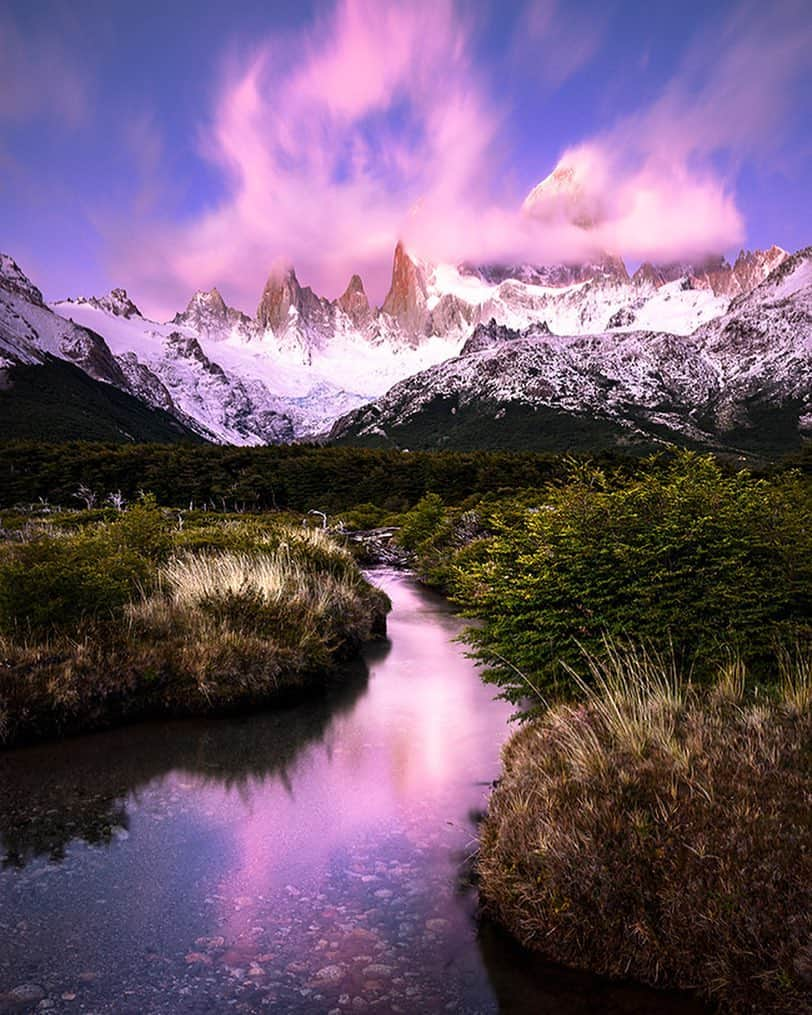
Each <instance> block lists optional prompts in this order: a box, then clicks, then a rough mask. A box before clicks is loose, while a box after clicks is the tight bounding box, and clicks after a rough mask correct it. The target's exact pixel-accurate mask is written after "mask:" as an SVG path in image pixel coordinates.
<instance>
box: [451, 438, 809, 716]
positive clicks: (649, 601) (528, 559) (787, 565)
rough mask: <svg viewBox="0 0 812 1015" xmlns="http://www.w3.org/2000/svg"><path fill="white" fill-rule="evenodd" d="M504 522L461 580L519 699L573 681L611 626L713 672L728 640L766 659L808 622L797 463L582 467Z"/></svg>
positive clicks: (480, 644)
mask: <svg viewBox="0 0 812 1015" xmlns="http://www.w3.org/2000/svg"><path fill="white" fill-rule="evenodd" d="M540 501H541V498H540ZM493 525H494V529H495V532H496V535H495V536H494V537H493V538H492V539H491V540H490V541H489V542H488V544H487V552H486V553H485V554H484V559H482V558H483V554H482V553H479V554H477V555H475V556H474V558H473V559H470V560H468V561H460V562H458V564H459V566H458V568H457V570H456V574H455V589H456V592H457V594H458V596H459V597H460V598H461V599H462V601H463V602H464V603H465V604H466V605H467V607H468V608H469V609H470V610H471V612H473V613H475V614H477V615H479V616H481V617H483V618H484V624H483V625H482V626H481V627H479V628H477V629H474V630H472V631H470V632H469V635H468V637H469V640H470V643H471V644H472V645H473V646H474V650H475V655H476V657H477V658H478V659H479V660H480V661H481V662H483V663H484V664H486V666H487V667H488V670H487V672H486V679H489V680H492V681H495V682H497V683H499V684H501V685H502V687H503V688H504V692H505V696H506V697H508V698H509V699H510V700H512V701H514V702H520V701H522V700H523V699H524V698H526V697H527V695H528V693H529V691H530V687H531V685H532V686H533V687H536V688H538V689H540V690H541V691H543V692H544V693H548V692H551V691H555V690H558V689H562V688H564V687H566V686H567V685H568V684H569V678H568V677H567V675H566V673H565V672H564V671H563V669H562V667H561V662H562V661H563V662H565V663H568V664H569V665H571V666H576V667H577V666H578V665H579V662H580V661H581V660H582V648H586V650H587V651H588V652H590V653H592V654H600V652H601V651H602V645H603V640H604V638H605V637H606V636H607V635H608V636H610V637H611V638H613V639H615V640H620V641H623V640H633V641H636V642H643V643H645V644H647V645H649V646H652V647H654V648H655V649H658V650H663V649H667V650H671V648H673V650H674V651H675V652H676V653H677V655H678V656H679V657H680V658H681V659H683V660H684V661H685V662H686V664H688V665H694V666H695V668H696V672H697V674H698V675H699V676H701V675H703V672H704V673H707V672H710V671H712V670H713V668H714V667H716V666H717V665H718V663H719V661H720V659H721V658H722V656H723V654H724V653H725V652H726V651H727V650H728V648H729V647H730V646H733V648H734V649H735V651H737V652H738V653H739V654H740V655H741V656H742V658H743V659H744V660H745V661H747V662H748V663H749V664H751V665H752V666H753V667H755V668H756V672H757V673H758V672H768V667H769V663H770V660H771V658H772V657H773V656H774V652H775V648H776V645H777V644H778V643H780V642H782V641H786V640H787V639H789V640H795V639H797V638H798V637H801V638H803V637H805V636H808V634H809V632H810V610H809V607H810V597H811V596H812V510H810V496H809V489H808V485H807V484H806V483H805V481H804V480H803V479H802V478H801V477H800V476H799V475H797V474H793V473H788V474H785V475H783V476H781V477H779V478H777V479H776V480H775V481H773V482H768V481H767V480H755V479H753V478H752V477H751V476H749V475H748V474H746V473H740V474H737V475H734V476H726V475H724V474H723V473H722V471H721V470H720V468H719V466H718V465H717V464H716V463H715V462H714V461H713V460H712V459H710V458H705V457H700V456H697V455H694V454H690V453H685V454H682V455H680V456H678V457H677V458H676V460H674V461H673V462H671V464H669V465H668V466H667V467H666V468H665V469H663V470H651V471H649V472H646V473H643V474H642V475H641V476H640V477H638V478H637V479H634V480H632V481H629V480H624V481H622V482H619V483H618V482H615V481H613V480H612V479H611V477H609V478H607V477H606V476H604V475H603V474H602V473H600V472H599V471H595V470H592V469H578V470H576V472H575V474H574V475H573V476H572V478H571V481H570V482H569V483H567V484H566V485H564V486H561V487H559V488H552V489H550V490H548V491H547V492H546V493H545V495H544V499H543V501H541V502H540V503H539V505H538V507H536V508H531V509H525V510H523V511H522V512H521V513H520V514H519V515H518V516H516V515H513V517H500V515H499V514H498V513H497V515H496V517H495V518H494V519H493Z"/></svg>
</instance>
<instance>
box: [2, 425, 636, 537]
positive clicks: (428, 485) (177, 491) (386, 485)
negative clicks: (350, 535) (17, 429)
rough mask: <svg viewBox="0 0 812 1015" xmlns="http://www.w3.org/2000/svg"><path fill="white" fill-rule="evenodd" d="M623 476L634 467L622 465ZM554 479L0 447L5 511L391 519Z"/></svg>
mask: <svg viewBox="0 0 812 1015" xmlns="http://www.w3.org/2000/svg"><path fill="white" fill-rule="evenodd" d="M612 460H614V461H618V459H612ZM628 467H629V468H633V467H634V468H636V467H637V466H636V465H634V463H633V462H631V461H629V463H628ZM561 475H563V463H562V461H561V460H560V459H558V458H556V457H555V456H553V455H545V454H534V453H529V452H509V451H504V452H482V451H475V452H466V453H462V452H415V453H411V454H409V453H405V452H401V451H394V450H387V451H373V450H364V449H362V448H351V447H320V446H319V447H316V446H310V445H304V444H296V445H290V446H281V447H257V448H235V447H220V446H215V445H202V446H191V445H172V446H169V445H156V444H142V445H125V446H120V445H110V444H89V443H80V442H75V443H71V444H60V445H48V444H36V443H22V442H19V443H0V507H6V508H9V507H13V506H14V505H16V504H35V503H37V502H38V500H39V498H43V499H44V500H47V501H48V502H49V503H50V504H51V505H63V506H68V505H72V506H76V504H77V501H76V497H75V495H76V492H77V490H78V489H79V487H80V486H84V487H86V488H88V489H89V490H91V491H93V492H94V493H95V494H96V496H97V498H98V503H100V504H101V503H102V502H103V501H104V500H105V498H107V496H108V495H109V494H110V493H111V492H113V491H120V492H121V494H122V496H123V497H124V498H125V499H126V500H127V501H128V502H132V501H133V500H135V499H137V497H138V495H139V491H141V490H145V491H147V492H148V493H152V494H154V495H155V497H156V499H157V501H158V503H159V504H161V505H165V506H172V507H176V508H183V509H184V510H188V509H189V508H190V507H192V508H195V509H199V508H203V507H204V506H205V507H206V508H207V509H208V510H209V511H212V510H216V511H218V512H225V511H232V510H242V511H248V512H251V511H263V510H265V511H267V510H281V509H290V510H295V511H308V510H310V509H311V508H315V509H319V510H322V511H326V512H327V513H328V514H330V515H334V514H336V513H341V512H345V511H348V510H349V509H351V508H354V507H356V506H357V505H370V504H371V505H374V506H375V507H377V508H378V509H380V510H382V511H383V512H385V513H388V514H391V513H395V512H401V511H406V510H408V509H409V508H411V507H413V506H414V505H415V504H416V503H417V502H418V501H419V500H420V498H421V497H423V496H424V495H425V494H426V493H437V494H440V495H441V496H442V498H443V500H444V501H445V503H447V504H458V503H460V502H461V501H462V500H464V499H465V498H466V497H470V496H471V495H472V494H475V493H478V494H479V495H482V494H485V493H488V492H492V491H497V490H499V489H517V488H519V487H538V486H539V485H542V484H543V483H545V482H547V481H548V480H549V479H551V478H553V477H555V476H559V477H560V476H561ZM361 527H364V526H361Z"/></svg>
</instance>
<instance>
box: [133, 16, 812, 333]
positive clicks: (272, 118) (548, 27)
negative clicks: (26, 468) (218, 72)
mask: <svg viewBox="0 0 812 1015" xmlns="http://www.w3.org/2000/svg"><path fill="white" fill-rule="evenodd" d="M779 8H780V10H779ZM525 17H526V18H527V19H529V21H528V22H527V24H528V25H529V26H530V27H528V28H527V33H528V36H529V37H531V38H532V39H535V40H536V44H537V45H542V44H544V45H550V44H553V49H555V48H556V40H557V45H559V46H560V44H561V37H562V36H561V33H562V32H566V31H570V30H572V31H574V32H575V40H574V41H575V42H576V43H578V44H577V45H574V46H573V50H572V52H570V53H567V54H566V59H563V58H562V60H561V61H560V62H559V63H558V64H557V65H555V64H553V65H551V69H550V74H551V75H552V77H551V80H557V81H561V80H562V79H563V78H565V77H567V76H568V75H569V74H572V73H574V71H575V70H576V69H577V68H578V67H580V66H582V65H583V64H584V62H585V61H588V60H589V59H590V58H591V56H592V55H593V53H594V52H595V49H596V47H597V46H598V45H599V43H600V30H599V29H598V28H596V29H595V30H594V31H588V30H587V28H586V27H584V28H583V30H580V29H578V28H577V22H572V23H571V24H570V25H569V26H568V25H567V24H566V18H565V14H564V9H563V7H559V6H558V5H557V4H556V3H555V2H554V0H540V2H538V3H535V4H533V5H531V7H530V8H528V13H527V14H526V15H525ZM808 21H809V19H808V18H804V17H803V9H802V5H801V4H796V3H794V2H792V0H790V2H787V3H782V4H778V5H777V6H771V7H770V8H769V10H766V9H764V10H762V9H761V8H760V7H759V6H757V5H756V4H750V3H748V4H745V5H743V6H740V7H739V8H737V10H736V11H735V12H734V13H733V14H732V15H731V16H729V17H728V18H727V20H726V21H724V22H723V23H721V24H720V25H719V27H718V32H717V33H716V34H711V35H710V36H707V37H705V38H704V39H702V40H700V42H699V43H697V45H696V46H695V48H694V49H693V50H692V51H691V52H689V53H688V54H687V55H686V58H685V60H684V62H683V64H682V66H681V68H680V70H679V71H678V73H677V74H676V75H675V76H674V78H673V80H671V81H670V82H669V83H668V85H667V86H666V87H665V88H664V89H663V91H662V93H661V94H660V95H658V96H656V97H655V98H654V99H653V100H652V101H651V102H650V103H648V104H647V105H643V106H641V108H640V109H639V110H638V111H637V112H636V113H634V114H633V115H631V116H626V117H624V118H623V119H621V120H620V121H619V122H616V123H615V124H613V125H610V126H609V127H608V128H607V129H606V130H605V131H603V132H601V133H600V134H598V135H595V136H592V137H587V138H580V139H578V138H577V134H574V137H573V141H574V144H573V146H572V147H571V148H570V149H568V150H567V151H566V152H564V153H563V155H562V163H564V164H566V165H570V166H572V167H574V168H575V170H576V177H579V178H580V179H581V183H582V186H583V189H584V194H585V200H587V203H588V204H589V207H590V209H592V213H591V217H592V219H593V220H594V227H593V228H592V229H589V230H585V229H583V228H579V227H578V226H577V225H574V224H573V223H572V221H571V220H570V216H569V215H562V214H559V212H560V208H557V207H556V199H555V198H552V199H549V198H543V199H542V200H541V202H540V203H539V204H537V206H536V208H535V210H534V213H533V214H529V215H528V214H524V213H522V212H521V210H520V209H519V208H518V207H516V204H515V202H513V201H512V200H510V201H509V200H508V199H507V198H506V197H505V195H504V192H501V193H500V181H501V180H502V179H503V178H504V175H505V174H504V168H505V166H506V165H507V164H509V158H510V152H509V151H507V150H506V142H505V136H506V134H505V133H503V130H502V128H503V125H504V122H505V118H506V117H507V116H508V114H509V110H508V109H507V107H506V105H505V101H506V100H504V99H497V98H495V96H496V95H497V90H496V89H495V87H493V85H492V84H491V83H490V82H489V80H488V77H487V75H486V71H485V70H484V69H483V67H482V65H481V62H480V61H479V60H478V59H477V56H476V41H477V40H476V31H477V25H475V24H474V23H473V21H472V20H471V19H470V18H469V17H467V16H466V13H465V8H464V7H462V6H457V5H455V3H454V0H425V2H424V0H414V2H409V3H380V2H378V0H340V2H338V3H337V4H336V5H335V7H334V8H332V9H331V10H330V11H329V12H328V13H326V14H324V15H323V16H322V17H321V18H320V19H319V20H318V21H317V22H316V23H315V24H313V25H312V26H311V27H310V28H309V29H308V30H307V31H304V32H299V33H297V34H295V35H288V36H284V37H282V36H276V37H274V38H271V39H268V40H267V41H265V42H263V43H261V44H260V45H257V46H256V47H255V48H254V49H253V50H252V51H251V52H245V51H240V52H234V53H232V54H231V58H230V60H227V61H226V63H225V69H224V71H223V74H222V79H221V82H220V85H219V88H218V89H217V92H216V101H215V102H214V104H213V108H212V109H211V111H210V115H209V118H208V121H207V123H206V124H205V125H204V126H203V127H202V129H201V139H202V140H201V150H202V153H203V155H204V157H205V158H206V159H207V160H208V161H209V162H210V163H211V164H212V165H214V166H216V167H218V169H219V171H220V173H221V174H222V179H223V192H224V196H223V197H222V198H221V200H219V202H218V203H216V204H215V205H213V206H211V207H209V208H207V209H206V210H204V211H203V212H202V213H198V214H196V215H194V217H192V218H187V219H184V220H182V221H179V222H172V221H171V218H170V217H167V216H166V215H164V217H163V219H160V218H159V217H158V216H157V214H156V210H155V208H154V207H153V208H152V210H151V211H149V212H145V211H144V210H143V209H142V219H141V224H140V227H139V225H138V223H137V222H135V223H134V222H132V221H128V222H127V223H126V226H125V225H124V224H123V223H122V222H120V221H119V222H118V223H117V226H118V232H117V238H116V240H115V243H114V245H115V248H116V250H115V260H116V271H117V272H118V273H119V274H120V276H121V277H122V278H124V279H126V280H134V281H135V282H136V283H137V286H138V292H139V295H140V294H141V293H143V294H144V296H145V298H146V300H147V302H148V303H149V301H150V300H151V301H152V302H153V304H160V307H161V309H163V310H164V311H165V312H167V313H168V312H169V311H170V310H172V309H174V308H175V307H176V306H177V304H178V302H179V301H180V300H181V299H183V298H185V297H186V296H187V295H188V293H189V292H190V291H191V290H192V289H193V288H195V287H198V286H209V285H213V284H218V285H221V286H224V287H225V289H226V291H227V293H228V294H229V295H230V296H231V298H232V299H233V300H234V301H235V302H237V303H238V304H240V305H242V306H245V307H250V305H251V303H252V302H253V301H255V300H256V298H257V294H258V292H259V289H260V287H261V284H262V281H263V279H264V276H265V274H266V272H267V269H268V266H269V265H270V263H271V262H272V261H273V260H274V258H276V257H279V256H282V257H285V258H287V259H288V260H290V261H292V262H293V263H294V264H295V265H296V267H297V270H298V272H299V275H300V277H301V278H302V279H303V280H304V281H306V282H308V283H310V284H312V285H314V286H315V287H316V288H317V289H319V290H321V291H323V292H325V293H327V294H329V295H336V294H337V293H339V292H340V291H341V289H342V288H343V287H344V285H345V284H346V281H347V279H348V277H349V274H350V273H351V272H353V271H360V272H361V273H362V274H363V276H364V278H365V281H366V282H367V285H368V288H369V290H370V291H371V293H372V294H373V296H374V297H377V298H378V299H380V298H381V297H382V296H383V293H384V292H385V288H386V284H387V281H388V273H389V269H390V264H391V255H392V249H393V246H394V243H395V241H396V239H397V238H398V237H403V238H405V239H406V240H407V242H409V243H410V244H411V245H412V246H413V247H414V248H415V249H416V250H417V252H418V253H419V254H421V255H422V256H425V257H427V258H431V259H437V260H446V259H450V260H463V259H473V260H477V259H481V260H500V259H510V260H513V259H515V258H522V259H535V260H538V261H543V260H551V259H555V260H557V259H575V258H577V257H579V256H583V255H584V254H585V253H591V252H594V250H595V249H596V248H598V247H601V248H604V249H609V250H612V251H614V252H617V253H621V254H623V255H625V256H628V257H631V258H640V257H658V258H661V259H670V258H676V257H680V256H684V255H687V254H692V253H697V252H707V251H711V250H714V251H718V250H721V249H727V248H729V247H731V246H732V245H734V244H737V243H739V242H740V241H741V239H742V237H743V236H744V232H745V224H744V222H743V219H742V215H741V213H740V211H739V209H738V208H737V205H736V201H735V196H734V189H733V174H734V172H735V168H736V165H737V163H738V161H739V160H741V159H744V158H750V157H752V156H753V154H754V153H757V152H761V151H763V150H764V149H765V148H766V147H768V146H770V145H775V144H776V143H777V142H778V141H779V140H780V125H781V123H782V121H783V115H784V112H785V110H786V108H787V104H788V102H789V101H790V98H791V95H792V84H793V82H794V81H795V79H796V77H797V75H798V73H799V72H800V71H801V70H802V69H803V67H804V66H805V61H806V60H807V57H806V56H805V54H806V53H808V52H809V46H810V44H812V39H810V26H809V25H808V24H807V22H808ZM531 28H532V32H531ZM547 101H551V100H549V99H548V100H547ZM145 130H146V135H147V141H149V142H150V144H152V141H151V140H150V139H151V137H152V132H151V130H148V129H146V127H145ZM145 143H146V142H145ZM150 150H151V152H152V154H151V155H150V158H149V159H147V160H146V164H147V168H148V171H149V173H150V174H152V175H153V176H155V177H156V179H159V177H160V169H159V168H158V162H159V161H160V150H159V149H158V148H156V147H155V146H154V145H153V146H152V148H151V149H150ZM549 168H550V167H545V166H539V174H538V175H539V177H542V176H544V175H546V172H547V171H548V170H549ZM156 192H157V186H156Z"/></svg>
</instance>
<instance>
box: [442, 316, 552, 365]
mask: <svg viewBox="0 0 812 1015" xmlns="http://www.w3.org/2000/svg"><path fill="white" fill-rule="evenodd" d="M526 334H532V335H533V337H534V338H537V337H540V336H542V335H549V334H551V332H550V328H549V326H548V325H547V322H546V321H540V322H539V323H538V324H533V325H531V326H530V327H529V328H528V329H526V332H523V331H520V330H518V329H516V328H509V327H508V326H507V325H506V324H498V323H497V321H496V318H495V317H492V318H491V319H490V320H489V321H488V323H487V324H485V323H480V324H478V325H477V326H476V327H475V328H474V330H473V332H472V333H471V337H470V338H469V339H468V340H467V341H466V343H465V345H464V346H463V347H462V349H461V350H460V356H468V355H470V354H471V353H474V352H482V351H483V350H484V349H491V348H493V346H495V345H501V344H502V343H503V342H513V341H515V340H516V339H517V338H524V337H525V335H526Z"/></svg>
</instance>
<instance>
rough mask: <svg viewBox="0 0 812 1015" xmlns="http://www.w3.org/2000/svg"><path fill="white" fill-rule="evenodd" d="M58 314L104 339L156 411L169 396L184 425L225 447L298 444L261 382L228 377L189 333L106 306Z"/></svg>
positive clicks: (91, 304)
mask: <svg viewBox="0 0 812 1015" xmlns="http://www.w3.org/2000/svg"><path fill="white" fill-rule="evenodd" d="M53 308H54V310H55V311H56V312H57V313H58V314H62V315H64V316H65V317H68V318H69V319H70V320H72V321H74V322H75V323H77V324H81V325H82V326H83V327H85V328H92V329H93V330H94V331H98V332H99V333H100V334H103V335H104V337H105V339H106V341H107V344H108V345H109V347H110V348H111V349H112V351H113V352H114V353H115V355H116V359H117V361H118V363H119V365H120V367H121V369H122V370H123V371H124V372H125V374H126V376H127V378H128V381H129V383H130V385H131V387H132V388H133V389H134V390H136V391H138V393H139V394H140V396H141V397H143V398H144V399H145V400H147V401H149V402H150V403H151V404H157V405H159V406H161V407H164V406H165V404H166V396H167V395H168V397H169V399H170V400H171V403H172V404H173V405H174V406H176V407H177V409H178V410H179V411H180V412H181V413H183V415H184V416H185V417H188V418H190V419H193V420H195V421H196V422H197V423H198V424H199V425H200V426H202V427H203V428H205V430H206V431H208V432H209V433H211V434H212V435H213V436H214V437H215V439H217V440H220V441H223V442H224V443H229V444H266V443H278V442H280V441H288V440H292V438H293V427H292V424H291V421H290V419H289V418H288V417H287V416H286V415H285V414H284V413H283V412H280V411H279V408H278V406H277V404H276V403H275V401H274V399H273V398H272V396H271V395H270V393H269V392H268V391H267V389H266V388H265V386H264V385H263V384H262V383H261V381H258V380H256V379H254V378H251V377H250V376H249V377H248V378H246V379H243V378H242V377H238V376H234V375H232V374H231V373H229V372H227V371H226V370H224V369H223V367H221V366H220V364H219V363H217V362H215V361H214V360H212V359H210V358H209V356H208V355H207V354H206V352H205V350H204V348H203V345H202V344H201V341H200V340H199V339H198V338H197V337H196V335H195V334H194V332H193V331H192V330H191V329H189V328H188V327H184V326H176V325H175V324H172V323H170V324H157V323H156V322H154V321H148V320H146V319H145V318H143V317H142V316H141V315H140V314H139V313H135V314H129V315H126V316H125V315H119V314H116V313H113V312H111V311H110V310H108V309H105V308H104V298H102V300H93V301H84V300H73V301H62V302H59V303H55V304H54V305H53Z"/></svg>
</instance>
